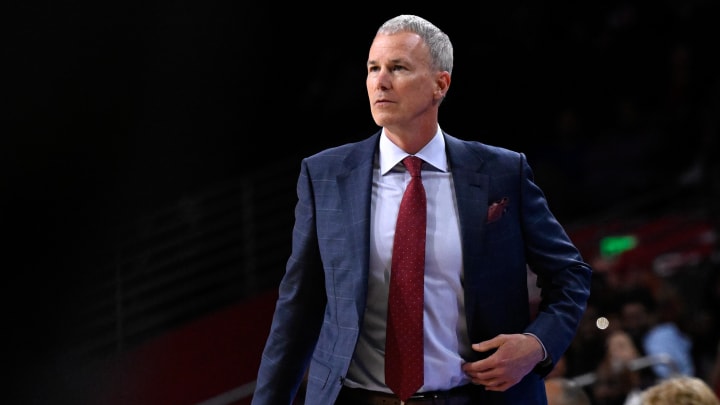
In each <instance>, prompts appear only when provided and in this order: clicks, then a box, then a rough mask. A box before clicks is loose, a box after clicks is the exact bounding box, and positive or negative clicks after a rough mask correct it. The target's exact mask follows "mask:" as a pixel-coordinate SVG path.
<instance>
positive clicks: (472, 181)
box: [445, 134, 489, 282]
mask: <svg viewBox="0 0 720 405" xmlns="http://www.w3.org/2000/svg"><path fill="white" fill-rule="evenodd" d="M445 144H446V148H447V154H448V161H449V163H450V170H451V171H452V175H453V182H454V184H455V197H456V198H457V205H458V216H459V218H458V220H459V222H460V233H461V238H462V250H463V267H464V269H465V281H466V282H472V281H473V280H472V278H473V276H474V272H472V271H469V270H470V269H476V268H479V266H480V264H481V263H480V257H479V256H478V255H477V252H480V249H478V244H480V243H482V234H483V232H482V231H483V228H484V227H485V223H484V216H483V215H482V214H483V210H486V209H487V206H488V187H489V186H488V176H487V175H486V174H484V173H483V172H482V168H483V166H484V165H485V162H484V160H483V158H482V156H481V155H480V153H479V150H478V149H477V148H473V147H472V146H471V144H470V143H467V142H463V141H461V140H459V139H457V138H454V137H452V136H449V135H447V134H446V135H445Z"/></svg>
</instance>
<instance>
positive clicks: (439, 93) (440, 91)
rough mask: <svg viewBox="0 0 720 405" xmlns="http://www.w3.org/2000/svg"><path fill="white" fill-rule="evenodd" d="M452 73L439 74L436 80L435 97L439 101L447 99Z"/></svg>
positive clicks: (443, 72)
mask: <svg viewBox="0 0 720 405" xmlns="http://www.w3.org/2000/svg"><path fill="white" fill-rule="evenodd" d="M450 81H451V80H450V73H448V72H447V71H442V72H438V73H437V76H436V78H435V97H436V98H437V99H439V100H442V99H443V98H445V94H447V91H448V89H449V88H450Z"/></svg>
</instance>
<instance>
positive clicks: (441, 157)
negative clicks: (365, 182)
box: [345, 127, 472, 392]
mask: <svg viewBox="0 0 720 405" xmlns="http://www.w3.org/2000/svg"><path fill="white" fill-rule="evenodd" d="M406 156H408V153H406V152H404V151H403V150H402V149H400V148H399V147H398V146H397V145H395V144H394V143H392V142H391V141H390V139H388V137H387V135H386V134H385V131H384V130H383V131H382V134H381V136H380V149H379V154H378V156H376V159H375V162H374V164H373V185H372V203H371V212H370V220H371V224H370V269H369V277H368V297H367V305H366V308H365V315H364V319H363V324H362V327H361V329H360V336H359V339H358V343H357V346H356V348H355V353H354V355H353V359H352V361H351V363H350V369H349V370H348V373H347V377H346V380H345V385H347V386H349V387H353V388H364V389H369V390H374V391H383V392H390V390H389V389H388V388H387V387H386V386H385V384H384V381H385V371H384V369H385V356H384V353H385V320H386V313H387V301H388V290H389V285H390V263H391V259H392V247H393V237H394V234H395V221H396V219H397V214H398V210H399V208H400V200H401V199H402V195H403V192H404V191H405V187H406V186H407V184H408V182H409V181H410V174H409V173H408V172H407V171H406V170H405V167H404V166H403V165H402V163H401V161H402V159H403V158H405V157H406ZM415 156H417V157H419V158H421V159H422V160H423V161H424V162H425V163H423V167H422V181H423V186H424V187H425V193H426V195H427V204H428V205H427V240H426V243H427V245H426V249H425V300H424V302H425V305H424V314H423V320H424V348H425V363H424V364H425V365H424V373H425V384H424V385H423V387H422V388H421V389H420V391H435V390H447V389H450V388H453V387H456V386H459V385H464V384H467V383H469V382H470V379H469V378H468V377H467V376H466V375H465V373H464V372H463V371H462V369H461V366H462V364H463V363H464V360H463V357H465V358H469V357H468V355H469V354H470V353H471V351H472V349H471V347H470V341H469V337H468V334H467V325H466V322H465V314H464V308H465V304H464V295H463V294H464V293H463V287H462V282H463V281H462V277H463V263H462V250H461V243H460V226H459V223H458V215H457V204H456V200H455V192H454V188H453V179H452V174H451V173H450V168H449V166H448V161H447V156H446V154H445V139H444V138H443V135H442V131H441V130H440V127H438V129H437V132H436V134H435V137H434V138H433V139H432V140H431V141H430V142H429V143H428V144H427V145H426V146H425V147H424V148H423V149H422V150H420V151H419V152H418V153H416V154H415Z"/></svg>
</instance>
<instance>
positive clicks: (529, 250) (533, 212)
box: [520, 155, 592, 376]
mask: <svg viewBox="0 0 720 405" xmlns="http://www.w3.org/2000/svg"><path fill="white" fill-rule="evenodd" d="M520 162H521V163H520V164H521V168H520V170H521V176H520V181H521V185H520V188H521V199H522V201H521V204H522V214H521V215H522V226H523V234H524V239H525V250H526V252H525V253H526V258H527V262H528V266H529V268H530V270H531V271H533V272H535V273H536V274H537V276H538V285H539V286H540V288H541V300H540V307H539V312H538V315H537V317H536V318H535V319H534V321H533V322H532V323H531V324H530V325H529V327H528V328H527V330H526V332H527V333H532V334H534V335H535V336H537V337H538V338H539V339H540V341H541V342H542V343H543V344H544V346H545V348H546V350H547V352H548V358H547V359H546V361H544V362H542V363H540V364H539V365H538V367H536V369H535V371H536V372H537V373H539V374H541V375H543V376H544V375H546V374H547V373H549V372H550V371H551V370H552V368H553V367H554V364H555V362H556V361H557V360H558V359H559V358H560V357H561V356H562V355H563V353H564V352H565V351H566V350H567V348H568V346H569V345H570V343H571V342H572V339H573V337H574V336H575V333H576V332H577V327H578V325H579V323H580V319H581V317H582V316H583V313H584V312H585V308H586V306H587V300H588V298H589V295H590V280H591V271H592V270H591V268H590V266H589V265H588V264H587V263H585V262H584V261H583V258H582V257H581V255H580V252H579V251H578V249H577V248H576V247H575V245H574V244H573V243H572V241H571V240H570V237H569V236H568V235H567V233H566V232H565V229H564V228H563V227H562V226H561V224H560V223H559V222H558V221H557V219H556V218H555V216H554V215H553V213H552V212H551V210H550V208H549V207H548V203H547V200H546V198H545V195H544V193H543V192H542V190H541V189H540V188H539V187H538V186H537V185H536V184H535V182H534V179H533V172H532V170H531V168H530V166H529V165H528V163H527V160H526V159H525V156H524V155H521V160H520Z"/></svg>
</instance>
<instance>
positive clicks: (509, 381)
mask: <svg viewBox="0 0 720 405" xmlns="http://www.w3.org/2000/svg"><path fill="white" fill-rule="evenodd" d="M472 348H473V350H475V351H478V352H487V351H489V350H492V349H497V350H496V351H495V353H493V354H492V355H490V356H489V357H488V358H486V359H483V360H479V361H476V362H474V363H465V364H464V365H463V371H465V373H466V374H467V375H468V376H469V377H470V378H471V379H472V383H473V384H477V385H484V386H485V389H487V390H489V391H505V390H507V389H508V388H510V387H512V386H513V385H515V384H517V383H518V382H519V381H520V380H521V379H522V378H523V377H525V375H527V374H528V373H529V372H530V371H532V369H533V368H534V367H535V366H536V365H537V364H538V363H539V362H540V361H542V360H543V354H544V352H543V348H542V346H541V345H540V342H539V341H538V340H537V339H536V338H535V337H533V336H530V335H525V334H519V333H518V334H512V335H498V336H496V337H495V338H493V339H490V340H486V341H484V342H480V343H475V344H473V345H472Z"/></svg>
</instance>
